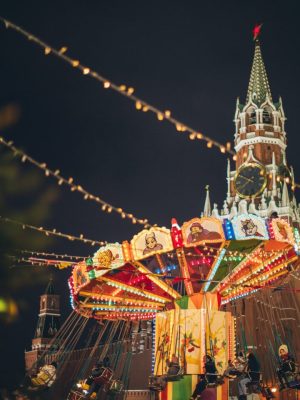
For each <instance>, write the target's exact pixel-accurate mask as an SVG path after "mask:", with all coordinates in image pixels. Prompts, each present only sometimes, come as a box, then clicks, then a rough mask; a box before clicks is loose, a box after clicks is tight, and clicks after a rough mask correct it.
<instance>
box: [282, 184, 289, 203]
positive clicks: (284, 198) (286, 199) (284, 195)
mask: <svg viewBox="0 0 300 400" xmlns="http://www.w3.org/2000/svg"><path fill="white" fill-rule="evenodd" d="M289 204H290V197H289V191H288V188H287V184H286V182H285V181H284V183H283V188H282V196H281V205H282V207H288V205H289Z"/></svg>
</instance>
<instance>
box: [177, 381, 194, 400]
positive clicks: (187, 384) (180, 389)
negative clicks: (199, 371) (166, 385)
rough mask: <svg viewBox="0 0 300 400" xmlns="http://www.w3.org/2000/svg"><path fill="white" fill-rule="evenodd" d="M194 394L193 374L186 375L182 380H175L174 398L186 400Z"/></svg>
mask: <svg viewBox="0 0 300 400" xmlns="http://www.w3.org/2000/svg"><path fill="white" fill-rule="evenodd" d="M191 395H192V375H185V376H184V377H183V378H182V379H180V381H178V382H173V390H172V400H186V399H189V398H190V397H191Z"/></svg>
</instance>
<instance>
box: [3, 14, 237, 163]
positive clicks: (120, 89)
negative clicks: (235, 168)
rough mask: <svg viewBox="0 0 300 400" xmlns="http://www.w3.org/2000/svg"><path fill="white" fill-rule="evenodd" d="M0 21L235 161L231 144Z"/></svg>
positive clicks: (138, 109)
mask: <svg viewBox="0 0 300 400" xmlns="http://www.w3.org/2000/svg"><path fill="white" fill-rule="evenodd" d="M0 21H2V22H3V23H4V25H5V27H6V28H7V29H8V28H10V29H13V30H14V31H16V32H18V33H19V34H21V35H22V36H24V37H25V38H26V39H27V40H29V41H31V42H34V43H35V44H37V45H38V46H39V47H41V48H42V49H43V52H44V54H45V55H46V56H47V55H50V54H52V55H54V56H56V57H58V58H59V59H61V60H63V61H65V62H66V63H67V64H69V65H70V66H71V67H72V68H76V69H78V70H79V71H80V72H81V73H82V75H83V76H85V77H90V78H92V79H95V80H96V81H98V82H100V83H101V85H102V87H103V88H104V89H106V90H108V89H110V90H113V91H115V92H117V93H118V94H120V95H122V96H125V97H127V98H128V99H130V100H131V101H132V102H134V104H135V109H136V110H137V111H142V112H144V113H146V112H152V113H153V114H155V116H156V118H157V120H158V121H167V122H169V123H170V124H172V125H173V126H174V127H175V129H176V130H177V131H178V132H180V133H187V134H188V137H189V139H190V140H203V141H205V142H206V145H207V148H212V147H215V148H217V149H219V151H220V152H221V153H224V154H225V153H227V154H229V155H230V156H232V158H233V160H236V155H235V152H234V151H233V150H232V149H231V143H230V142H227V143H226V144H225V145H224V144H222V143H220V142H218V141H216V140H214V139H212V138H211V137H208V136H207V135H204V134H203V133H202V132H199V131H198V130H195V129H193V128H192V127H190V126H189V125H187V124H184V123H182V122H181V121H179V120H178V119H177V118H174V117H173V116H172V113H171V111H170V110H161V109H159V108H158V107H156V106H154V105H152V104H150V103H148V102H146V101H145V100H143V99H141V98H140V97H138V96H136V95H134V92H135V89H134V88H133V87H131V86H128V85H125V84H121V85H117V84H116V83H114V82H112V81H111V80H110V79H107V78H105V77H104V76H103V75H101V74H99V73H98V72H96V71H94V70H92V69H91V68H90V67H88V66H86V65H83V64H82V63H81V62H80V61H79V60H78V59H75V58H72V57H70V56H68V55H67V54H66V52H67V51H68V48H67V47H66V46H63V47H61V48H60V49H56V48H54V47H52V46H50V45H49V44H47V43H45V42H44V41H43V40H41V39H40V38H38V37H37V36H35V35H33V34H32V33H30V32H28V31H26V30H25V29H23V28H21V27H20V26H18V25H16V24H14V23H13V22H11V21H9V20H7V19H6V18H3V17H0Z"/></svg>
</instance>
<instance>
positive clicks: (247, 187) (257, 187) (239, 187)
mask: <svg viewBox="0 0 300 400" xmlns="http://www.w3.org/2000/svg"><path fill="white" fill-rule="evenodd" d="M266 185H267V176H266V170H265V168H264V167H263V166H262V165H260V164H258V163H249V164H244V165H242V166H241V167H240V169H239V170H238V171H237V174H236V176H235V179H234V186H235V190H236V191H237V194H238V195H239V196H240V197H244V198H251V197H256V196H258V195H260V194H261V193H262V192H263V191H264V189H265V187H266Z"/></svg>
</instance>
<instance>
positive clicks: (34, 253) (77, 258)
mask: <svg viewBox="0 0 300 400" xmlns="http://www.w3.org/2000/svg"><path fill="white" fill-rule="evenodd" d="M15 251H16V252H19V253H21V254H30V255H32V256H43V257H54V258H56V259H57V260H59V259H63V260H64V259H66V258H67V259H70V260H74V261H80V260H85V259H86V258H87V257H89V256H74V255H69V254H57V253H53V252H52V253H47V252H45V251H35V250H27V249H20V250H15Z"/></svg>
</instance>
